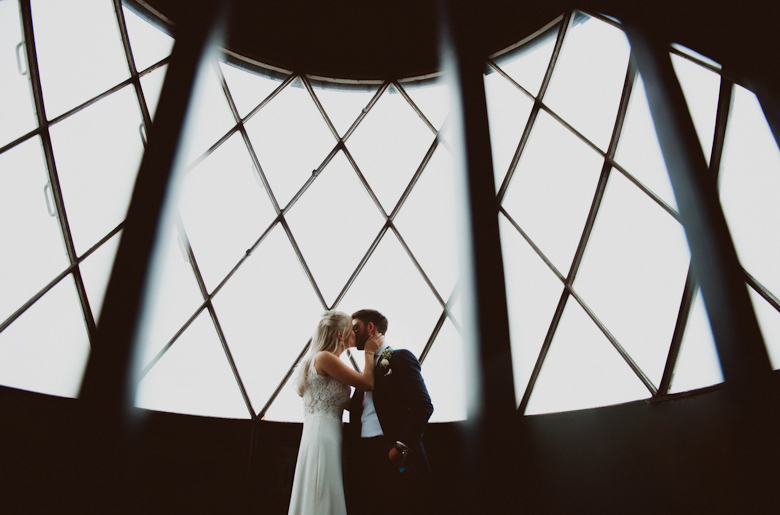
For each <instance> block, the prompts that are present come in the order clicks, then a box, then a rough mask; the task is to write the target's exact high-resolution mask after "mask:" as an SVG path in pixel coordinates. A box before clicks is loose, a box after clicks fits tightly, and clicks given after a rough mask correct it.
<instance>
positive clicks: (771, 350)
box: [748, 287, 780, 370]
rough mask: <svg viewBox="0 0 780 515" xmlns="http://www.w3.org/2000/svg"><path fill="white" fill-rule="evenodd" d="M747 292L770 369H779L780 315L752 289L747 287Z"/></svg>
mask: <svg viewBox="0 0 780 515" xmlns="http://www.w3.org/2000/svg"><path fill="white" fill-rule="evenodd" d="M748 292H750V300H752V301H753V309H754V310H755V311H756V317H757V318H758V324H759V326H760V327H761V335H762V336H763V337H764V344H765V345H766V350H767V353H768V354H769V360H770V361H771V363H772V368H773V369H774V370H777V369H780V313H778V312H777V310H776V309H775V308H774V307H773V306H772V305H771V304H769V303H768V302H767V301H766V300H764V298H763V297H762V296H761V295H759V294H758V293H756V291H755V290H754V289H753V288H750V287H748Z"/></svg>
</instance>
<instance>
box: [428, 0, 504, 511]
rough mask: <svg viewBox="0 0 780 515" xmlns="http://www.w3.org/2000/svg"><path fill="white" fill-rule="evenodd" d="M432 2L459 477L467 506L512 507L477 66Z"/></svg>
mask: <svg viewBox="0 0 780 515" xmlns="http://www.w3.org/2000/svg"><path fill="white" fill-rule="evenodd" d="M458 5H459V4H458V3H457V2H456V1H449V0H441V1H440V2H439V7H440V16H439V19H440V20H441V26H440V30H441V50H442V64H443V69H444V71H445V73H446V74H447V76H448V77H449V85H450V90H451V93H450V98H451V101H452V105H451V119H452V122H453V123H452V135H451V137H448V139H449V141H450V142H451V144H452V148H453V150H454V155H453V157H454V164H455V181H456V183H457V186H458V188H459V190H460V191H461V201H462V202H463V209H461V210H459V211H460V214H461V225H460V227H461V230H462V239H463V245H462V252H463V258H465V259H464V265H465V266H464V269H463V272H462V276H461V286H462V287H463V300H462V302H466V305H465V306H464V307H465V309H464V312H465V313H466V315H465V317H466V320H462V321H461V323H462V324H463V329H464V350H465V359H466V363H467V371H466V377H465V379H466V388H467V406H468V420H467V421H466V423H465V435H464V436H465V439H466V441H467V442H468V444H467V445H465V442H464V446H463V447H462V449H463V451H464V460H465V461H464V467H465V476H464V478H463V479H464V485H465V488H466V490H465V492H464V493H465V496H466V499H465V502H464V504H465V509H466V511H467V512H468V511H469V510H471V512H484V513H507V512H509V511H510V510H513V508H514V509H516V506H515V495H514V493H515V489H516V487H517V480H518V476H517V470H518V469H517V467H518V460H519V449H518V444H517V429H518V427H517V414H516V411H515V409H516V406H517V405H516V403H515V387H514V377H513V370H512V353H511V347H510V341H509V320H508V314H507V301H506V288H505V282H504V264H503V258H502V254H501V239H500V234H499V228H498V208H499V205H498V201H497V200H496V188H495V184H494V180H493V156H492V153H491V147H490V131H489V126H488V114H487V103H486V99H485V83H484V78H483V71H484V69H485V57H486V56H484V55H481V54H480V53H479V52H478V51H475V48H476V47H475V46H474V45H473V40H472V37H473V34H471V33H470V32H469V29H470V24H469V20H468V19H465V17H464V16H462V11H460V10H458V9H457V8H456V7H457V6H458Z"/></svg>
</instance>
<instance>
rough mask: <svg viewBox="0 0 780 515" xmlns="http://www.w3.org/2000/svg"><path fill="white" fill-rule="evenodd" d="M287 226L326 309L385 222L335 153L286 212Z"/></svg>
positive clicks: (340, 154) (353, 174) (356, 179)
mask: <svg viewBox="0 0 780 515" xmlns="http://www.w3.org/2000/svg"><path fill="white" fill-rule="evenodd" d="M287 222H288V223H289V225H290V230H291V231H292V233H293V236H294V237H295V241H296V243H297V244H298V248H300V250H301V253H302V254H303V258H304V260H305V261H306V264H307V265H308V267H309V270H310V271H311V273H312V275H313V276H314V280H315V281H316V282H317V286H318V287H319V289H320V292H321V293H322V296H323V297H324V298H325V302H326V304H328V305H329V306H331V305H333V303H334V302H335V301H336V297H337V296H338V294H339V293H341V290H342V289H343V288H344V286H345V285H346V284H347V281H348V280H349V278H350V276H351V275H352V273H353V272H354V271H355V268H357V266H358V264H360V260H361V259H363V256H364V255H365V253H366V252H367V251H368V249H369V247H370V246H371V243H372V242H373V241H374V239H375V238H376V236H377V234H379V230H380V229H381V228H382V225H384V218H383V217H382V216H381V215H380V214H379V211H378V210H377V208H376V204H374V202H373V201H372V200H371V198H370V197H369V196H368V193H367V192H366V190H365V188H363V185H362V184H361V183H360V181H359V180H358V178H357V174H356V173H355V170H354V169H353V168H352V166H351V165H350V164H349V161H347V158H346V157H345V156H344V153H343V152H339V153H338V154H337V155H336V157H335V158H333V160H332V161H331V162H330V163H328V166H327V167H326V168H325V169H324V170H323V172H322V173H321V174H320V176H319V177H317V180H316V181H314V183H313V184H312V185H311V186H310V187H309V188H308V189H307V190H306V193H304V194H303V196H302V197H301V198H300V200H298V202H296V203H295V205H294V206H293V207H292V209H290V212H289V214H288V215H287Z"/></svg>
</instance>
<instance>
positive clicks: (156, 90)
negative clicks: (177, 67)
mask: <svg viewBox="0 0 780 515" xmlns="http://www.w3.org/2000/svg"><path fill="white" fill-rule="evenodd" d="M166 71H168V65H167V64H166V65H165V66H161V67H160V68H157V69H156V70H154V71H153V72H151V73H147V74H146V75H144V76H143V77H141V89H143V91H144V99H145V100H146V107H147V109H149V116H150V117H151V118H152V120H154V113H155V112H156V111H157V101H158V100H160V93H161V92H162V86H163V81H164V80H165V72H166Z"/></svg>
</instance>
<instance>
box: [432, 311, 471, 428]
mask: <svg viewBox="0 0 780 515" xmlns="http://www.w3.org/2000/svg"><path fill="white" fill-rule="evenodd" d="M463 360H464V353H463V339H462V338H461V336H460V334H459V333H458V331H457V330H456V329H455V326H454V325H453V324H452V322H450V320H449V319H447V320H445V321H444V325H443V326H442V328H441V330H440V331H439V334H438V335H437V336H436V341H434V342H433V346H432V347H431V350H430V351H428V355H427V356H426V358H425V362H424V363H423V365H422V374H423V379H424V380H425V386H426V387H427V388H428V394H429V395H430V396H431V402H432V403H433V415H432V416H431V418H430V422H450V421H453V420H466V382H465V376H466V366H465V363H464V361H463Z"/></svg>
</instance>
